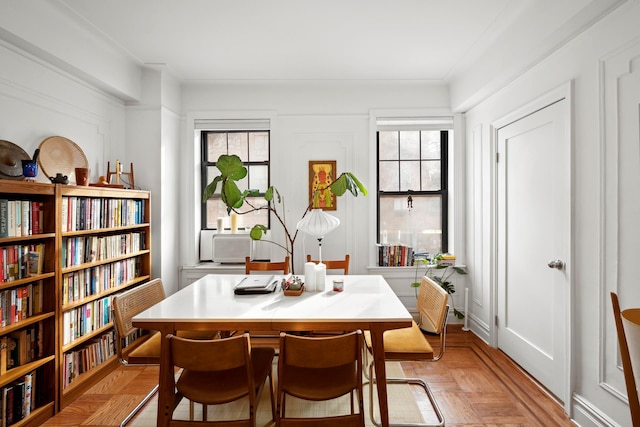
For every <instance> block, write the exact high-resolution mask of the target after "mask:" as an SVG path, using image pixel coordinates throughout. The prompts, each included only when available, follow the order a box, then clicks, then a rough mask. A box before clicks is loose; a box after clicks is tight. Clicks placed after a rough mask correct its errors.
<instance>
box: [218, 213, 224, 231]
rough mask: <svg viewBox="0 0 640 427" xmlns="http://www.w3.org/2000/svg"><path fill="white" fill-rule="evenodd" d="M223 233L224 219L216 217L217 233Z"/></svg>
mask: <svg viewBox="0 0 640 427" xmlns="http://www.w3.org/2000/svg"><path fill="white" fill-rule="evenodd" d="M223 231H224V218H223V217H221V216H219V217H218V233H222V232H223Z"/></svg>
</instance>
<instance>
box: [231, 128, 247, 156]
mask: <svg viewBox="0 0 640 427" xmlns="http://www.w3.org/2000/svg"><path fill="white" fill-rule="evenodd" d="M248 150H249V135H248V134H247V132H229V154H235V155H236V156H238V157H240V160H242V161H243V162H246V161H248V160H249V151H248Z"/></svg>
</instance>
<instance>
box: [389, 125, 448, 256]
mask: <svg viewBox="0 0 640 427" xmlns="http://www.w3.org/2000/svg"><path fill="white" fill-rule="evenodd" d="M393 127H394V126H388V125H387V126H378V132H377V142H378V147H377V148H378V159H377V165H378V171H377V172H378V173H377V176H378V183H377V184H378V187H377V188H378V194H377V197H378V222H377V224H378V243H380V244H381V245H391V246H393V245H396V246H405V247H408V248H410V253H411V252H412V253H414V254H416V255H423V256H424V255H427V254H428V256H434V255H436V254H438V253H441V252H446V251H447V223H448V221H447V211H448V209H447V184H448V182H447V181H448V180H447V176H448V171H447V169H448V168H447V157H448V146H449V143H450V142H451V139H452V137H453V130H452V129H448V128H444V127H441V128H439V129H434V128H433V126H426V128H425V129H420V126H419V125H418V126H416V125H415V124H414V125H411V126H401V125H400V126H397V128H396V129H393ZM380 265H383V264H380ZM403 265H411V260H410V259H408V260H406V263H405V264H403Z"/></svg>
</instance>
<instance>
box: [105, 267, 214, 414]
mask: <svg viewBox="0 0 640 427" xmlns="http://www.w3.org/2000/svg"><path fill="white" fill-rule="evenodd" d="M165 298H166V294H165V291H164V286H163V284H162V280H160V279H153V280H151V281H149V282H147V283H144V284H142V285H138V286H136V287H135V288H131V289H128V290H126V291H124V292H122V293H119V294H116V295H114V297H113V301H112V303H111V305H112V314H113V323H114V326H115V332H116V354H117V356H118V360H119V361H120V363H121V364H122V365H125V366H126V365H138V366H142V365H159V364H160V345H161V339H162V337H161V335H160V333H159V332H158V331H141V330H140V329H138V328H136V327H135V326H133V321H132V319H133V317H134V316H136V315H137V314H138V313H140V312H142V311H144V310H146V309H147V308H149V307H151V306H153V305H155V304H157V303H159V302H160V301H162V300H163V299H165ZM179 335H181V336H184V337H190V338H197V339H208V338H212V337H215V336H216V335H217V333H216V332H209V331H206V332H200V331H193V332H192V331H180V332H179ZM135 336H138V338H137V339H136V340H135V341H134V342H133V343H132V344H131V345H129V346H127V347H124V346H123V339H128V338H131V337H135ZM157 391H158V386H156V387H154V388H153V389H152V390H151V391H150V392H149V394H147V395H146V396H145V398H144V399H143V400H142V401H141V402H140V403H138V405H137V406H136V407H135V408H134V409H133V410H132V411H131V412H130V413H129V414H128V415H127V417H126V418H125V419H124V420H123V421H122V423H121V424H120V426H125V425H126V424H127V423H128V422H129V421H130V420H131V419H132V418H133V417H134V416H135V415H136V414H137V413H138V412H139V411H140V409H142V407H143V406H144V405H145V404H146V403H147V402H148V401H149V399H151V398H152V397H153V396H154V395H155V393H156V392H157ZM191 409H192V412H193V407H191Z"/></svg>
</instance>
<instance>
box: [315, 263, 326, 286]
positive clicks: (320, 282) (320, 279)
mask: <svg viewBox="0 0 640 427" xmlns="http://www.w3.org/2000/svg"><path fill="white" fill-rule="evenodd" d="M326 278H327V266H326V265H325V264H322V263H320V264H318V265H316V291H319V292H324V291H325V289H326V288H325V281H326V280H325V279H326Z"/></svg>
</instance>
